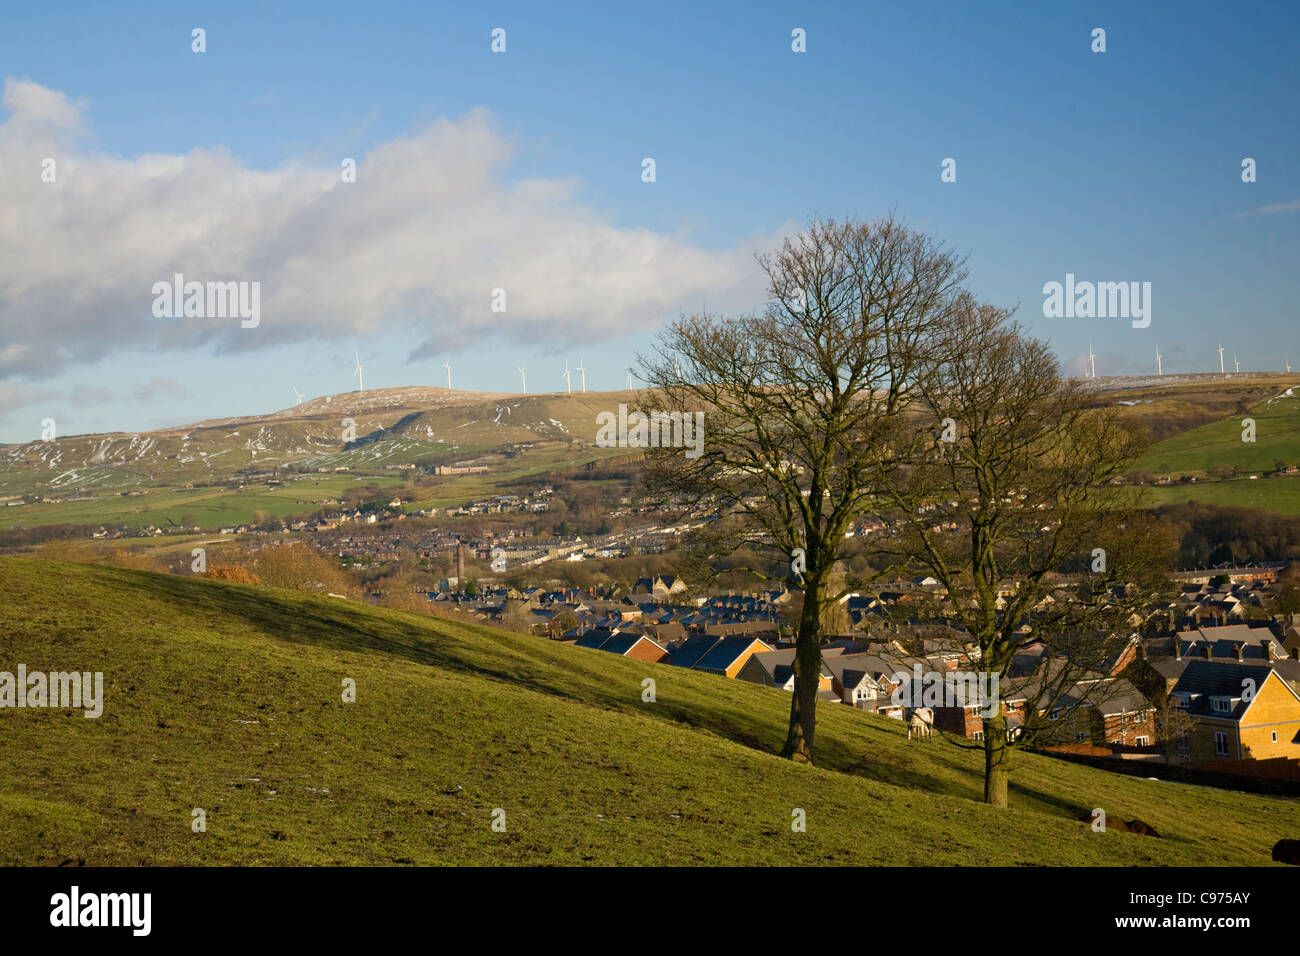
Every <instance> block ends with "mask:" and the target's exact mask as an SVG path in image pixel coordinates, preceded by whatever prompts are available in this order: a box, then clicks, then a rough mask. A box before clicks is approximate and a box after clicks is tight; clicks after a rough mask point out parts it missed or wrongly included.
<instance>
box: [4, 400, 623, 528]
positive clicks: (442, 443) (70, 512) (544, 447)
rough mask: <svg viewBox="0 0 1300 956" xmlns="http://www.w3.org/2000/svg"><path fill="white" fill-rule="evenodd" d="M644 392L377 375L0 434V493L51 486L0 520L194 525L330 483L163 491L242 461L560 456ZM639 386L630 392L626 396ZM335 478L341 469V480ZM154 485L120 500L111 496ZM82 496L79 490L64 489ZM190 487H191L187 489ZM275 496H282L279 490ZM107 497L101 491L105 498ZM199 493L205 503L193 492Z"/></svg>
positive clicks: (293, 507) (303, 503)
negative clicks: (278, 404) (274, 398)
mask: <svg viewBox="0 0 1300 956" xmlns="http://www.w3.org/2000/svg"><path fill="white" fill-rule="evenodd" d="M647 394H648V393H645V392H587V393H585V394H583V393H577V394H572V395H568V394H544V395H507V394H496V393H485V392H464V391H453V392H449V391H448V390H447V389H440V388H386V389H372V390H369V391H366V392H362V393H358V392H346V393H343V394H340V395H327V396H321V397H319V398H314V399H311V400H310V401H306V402H304V403H303V404H302V405H295V406H291V407H289V408H285V409H281V410H279V411H276V412H271V413H268V414H266V415H254V416H245V417H239V418H225V419H211V420H207V421H202V422H196V423H194V424H192V425H185V426H181V427H177V428H167V429H161V430H157V431H151V432H140V433H136V434H128V433H106V434H99V435H73V436H67V437H62V438H56V439H55V440H53V441H48V442H43V441H35V442H28V443H26V444H20V445H7V446H0V499H2V498H14V497H17V496H22V495H33V494H40V495H43V496H45V497H47V498H63V499H65V500H64V501H63V502H60V503H53V504H51V503H41V504H39V505H37V506H27V507H24V508H22V509H16V508H15V509H10V508H5V507H0V528H6V527H14V526H19V525H21V526H23V527H32V526H36V525H42V524H53V523H67V524H92V525H93V524H98V523H101V522H102V523H107V524H110V525H111V524H116V523H126V524H132V525H138V526H147V525H150V524H155V525H158V526H165V525H166V524H167V523H168V522H177V521H179V519H180V517H181V516H182V515H183V514H186V513H190V514H192V515H194V516H195V518H196V520H198V521H201V522H203V523H204V526H205V527H211V526H213V525H214V524H218V523H222V522H227V523H228V522H239V521H247V520H249V518H250V517H251V514H252V512H253V511H255V510H263V511H266V512H267V513H270V514H276V515H284V514H300V513H303V512H305V511H311V510H314V507H315V506H316V502H317V500H325V499H328V498H329V497H331V496H333V495H337V494H338V493H339V492H340V491H341V486H338V485H337V483H334V484H329V485H327V486H326V487H325V488H324V489H323V490H322V491H321V493H320V494H319V495H315V494H313V493H312V491H311V490H310V489H305V488H304V489H297V490H298V491H301V492H302V493H301V494H296V495H290V496H289V497H290V498H292V499H293V500H292V501H280V500H277V499H276V496H274V495H271V496H268V495H267V494H266V491H267V489H265V488H262V489H259V490H258V491H259V494H258V496H256V497H254V496H253V495H251V494H243V493H240V494H234V493H232V494H229V495H223V496H222V501H221V502H220V503H219V504H222V505H224V508H223V509H222V511H229V512H230V514H229V516H225V515H224V514H217V513H216V508H217V505H215V504H214V503H213V501H212V495H210V494H209V495H207V496H206V497H204V496H199V495H196V494H193V493H191V494H166V493H165V492H168V491H174V490H177V489H183V488H185V486H187V485H208V486H212V485H218V484H221V483H223V482H226V483H236V482H238V481H241V480H242V476H244V475H247V474H250V473H266V472H270V471H273V470H274V469H275V468H277V467H283V466H288V465H292V466H295V467H299V468H306V469H310V470H313V471H321V470H325V471H329V472H334V471H335V470H350V471H352V472H358V473H367V474H371V475H379V476H386V477H387V478H388V479H389V483H392V482H393V481H396V478H395V477H393V472H392V471H391V470H388V466H397V465H402V464H414V463H417V462H424V463H430V462H432V463H440V464H447V463H453V464H475V465H480V466H483V467H487V468H489V469H490V471H491V472H492V473H493V475H494V480H500V481H505V480H509V479H510V478H511V477H517V476H519V475H522V474H526V473H529V472H542V471H546V470H548V469H550V468H552V467H568V466H572V465H574V464H582V463H585V462H589V461H594V460H598V459H601V458H606V457H610V456H611V455H618V454H626V451H624V450H620V449H604V448H598V447H596V446H595V444H594V443H595V438H596V427H597V426H596V415H597V414H598V413H599V412H602V411H607V410H609V411H612V410H616V409H617V407H618V404H619V403H620V402H630V403H633V405H634V407H635V403H636V402H637V401H638V400H644V397H645V396H646V395H647ZM638 396H640V399H639V398H638ZM345 484H346V482H345ZM144 489H152V490H153V491H154V492H155V493H158V492H164V493H163V494H160V495H156V496H155V497H152V498H150V499H148V500H147V501H142V502H140V503H139V506H138V507H132V508H123V507H122V503H121V502H120V501H117V500H115V496H118V495H120V494H121V493H122V492H128V493H130V492H138V491H142V490H144ZM78 497H81V498H95V499H97V500H96V501H93V502H85V501H83V502H77V501H70V500H68V499H73V498H78ZM199 497H203V501H196V500H194V499H196V498H199ZM279 497H284V496H283V495H281V496H279ZM106 498H107V500H105V499H106ZM204 502H206V504H205V503H204Z"/></svg>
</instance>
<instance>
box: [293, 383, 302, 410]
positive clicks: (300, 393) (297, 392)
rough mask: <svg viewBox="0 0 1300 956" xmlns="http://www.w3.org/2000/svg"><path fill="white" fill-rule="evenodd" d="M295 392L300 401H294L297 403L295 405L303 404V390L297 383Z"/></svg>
mask: <svg viewBox="0 0 1300 956" xmlns="http://www.w3.org/2000/svg"><path fill="white" fill-rule="evenodd" d="M293 394H294V395H295V396H297V398H298V401H296V402H294V404H295V405H301V404H302V392H300V391H298V386H297V385H295V386H293Z"/></svg>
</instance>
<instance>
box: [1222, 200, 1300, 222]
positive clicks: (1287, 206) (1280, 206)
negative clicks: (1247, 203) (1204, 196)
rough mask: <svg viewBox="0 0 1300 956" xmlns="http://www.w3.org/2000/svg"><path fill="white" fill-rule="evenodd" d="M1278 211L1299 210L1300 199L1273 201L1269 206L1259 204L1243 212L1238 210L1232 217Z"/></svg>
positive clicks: (1263, 214) (1238, 217)
mask: <svg viewBox="0 0 1300 956" xmlns="http://www.w3.org/2000/svg"><path fill="white" fill-rule="evenodd" d="M1279 212H1300V199H1293V200H1291V201H1290V202H1278V203H1273V204H1272V205H1271V206H1260V207H1258V208H1256V209H1248V210H1246V211H1245V212H1239V213H1237V215H1236V216H1234V217H1233V218H1234V219H1245V218H1246V217H1247V216H1271V215H1274V214H1275V213H1279Z"/></svg>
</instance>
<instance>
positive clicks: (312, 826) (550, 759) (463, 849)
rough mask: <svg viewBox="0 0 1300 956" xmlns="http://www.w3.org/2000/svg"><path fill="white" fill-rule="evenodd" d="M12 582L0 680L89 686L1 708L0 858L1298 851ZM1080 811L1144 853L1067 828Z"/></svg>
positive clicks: (684, 859) (666, 682)
mask: <svg viewBox="0 0 1300 956" xmlns="http://www.w3.org/2000/svg"><path fill="white" fill-rule="evenodd" d="M0 580H3V581H4V591H5V600H4V601H3V602H2V603H0V633H3V634H4V640H3V643H2V644H0V647H2V648H3V650H0V670H9V671H15V670H16V669H17V665H18V664H19V663H25V664H26V665H27V666H28V668H29V669H30V670H37V669H41V670H66V669H73V668H76V669H79V670H91V671H95V670H100V671H103V672H104V675H105V678H104V679H105V698H106V700H105V706H104V713H103V716H102V717H100V718H99V719H97V720H88V719H85V718H84V717H83V716H81V714H80V712H71V711H56V710H33V709H23V710H3V711H0V721H3V722H4V740H5V747H4V760H3V761H0V833H2V834H4V838H3V839H0V864H13V863H41V864H59V863H64V862H68V863H72V864H77V863H80V862H82V861H84V862H85V863H87V864H92V865H93V864H149V863H156V864H232V863H234V864H316V863H327V864H328V863H340V864H341V863H351V864H392V863H408V862H409V863H419V864H437V863H467V864H478V863H530V864H570V863H585V862H587V863H605V864H608V863H635V864H664V863H669V864H674V863H676V864H692V863H709V864H802V865H808V864H822V863H857V864H871V863H895V864H940V865H966V866H970V865H984V864H1059V865H1124V866H1128V865H1142V864H1183V865H1226V864H1247V865H1250V864H1260V865H1263V864H1267V863H1268V856H1269V848H1270V847H1271V845H1272V844H1273V842H1274V841H1276V840H1277V839H1278V838H1280V837H1283V836H1289V837H1294V836H1297V835H1300V801H1295V800H1283V799H1274V798H1262V797H1254V796H1247V795H1242V794H1235V793H1227V792H1221V791H1217V790H1211V789H1205V788H1197V787H1189V786H1183V785H1178V784H1171V783H1164V782H1154V781H1147V780H1143V779H1140V778H1130V777H1120V776H1112V775H1109V774H1105V773H1102V772H1100V771H1096V770H1091V769H1088V768H1084V767H1080V766H1075V765H1071V764H1067V763H1063V762H1059V761H1053V760H1050V759H1048V758H1042V757H1035V756H1033V755H1023V756H1022V757H1021V758H1020V763H1019V768H1018V772H1017V773H1016V775H1015V781H1016V782H1015V784H1014V785H1013V792H1012V801H1013V808H1012V809H1011V810H1010V811H1006V812H1001V811H995V810H992V809H989V808H986V807H984V806H982V805H981V804H979V803H978V802H976V800H977V799H978V796H979V793H980V788H981V776H980V772H979V766H978V763H977V759H974V758H972V756H971V755H970V754H968V753H965V752H962V751H958V750H957V749H955V748H953V747H951V746H949V745H947V744H944V743H941V742H937V741H936V742H933V743H930V744H912V743H909V742H908V741H907V740H906V738H905V734H904V732H903V728H902V727H901V725H900V724H899V722H897V721H888V720H885V719H882V718H874V717H869V716H866V715H864V714H861V713H859V712H854V711H850V710H848V709H846V708H843V707H840V706H838V705H828V706H824V707H822V708H821V709H820V710H819V723H818V727H819V730H818V747H819V753H820V754H821V759H822V761H823V763H824V766H822V767H818V768H808V767H799V766H795V765H792V764H790V763H788V762H786V761H783V760H780V759H778V758H777V757H775V756H773V752H774V751H775V750H776V749H777V748H778V747H779V745H780V743H781V741H782V739H783V733H784V726H785V720H786V717H787V715H788V709H789V698H788V696H786V694H785V693H784V692H781V691H777V690H773V689H768V688H761V687H757V686H752V685H748V684H743V683H739V682H736V681H727V680H725V679H722V678H720V677H716V676H712V675H706V674H698V673H692V672H686V671H682V670H679V669H674V668H669V667H667V666H662V665H652V664H646V663H642V662H637V661H629V660H626V659H623V658H618V657H614V656H613V655H609V654H604V653H601V652H599V651H588V650H585V649H582V648H576V647H570V646H564V645H556V644H552V643H549V642H545V641H541V640H539V639H536V638H529V637H523V636H519V635H514V634H509V633H505V632H499V631H494V630H491V629H486V628H481V627H474V626H469V625H461V624H448V623H445V622H441V621H433V620H430V619H427V618H423V617H418V616H414V615H408V614H401V613H397V612H391V611H384V610H377V609H373V608H368V607H365V606H361V605H357V604H354V603H349V602H344V601H339V600H334V599H328V598H316V597H312V596H307V595H302V594H297V593H292V592H284V591H275V590H267V589H258V588H252V587H244V586H240V585H233V584H224V583H220V582H213V581H206V580H195V579H191V578H179V577H168V576H164V575H156V574H150V573H146V572H136V571H126V570H120V569H112V568H106V567H92V566H80V565H73V564H61V563H50V562H41V561H33V560H25V559H16V558H6V559H0ZM646 677H652V678H653V679H654V680H655V681H656V682H657V698H658V699H657V701H656V702H653V703H646V702H643V701H642V700H641V692H642V680H643V679H644V678H646ZM344 678H352V679H354V680H355V681H356V686H357V700H356V702H355V703H351V704H345V703H343V702H342V701H341V698H340V693H341V684H342V681H343V679H344ZM195 807H202V808H204V809H205V810H206V812H207V832H206V833H198V834H196V833H193V832H192V831H191V827H190V821H191V810H192V809H193V808H195ZM1094 807H1102V808H1104V809H1105V810H1106V811H1107V813H1108V814H1109V815H1110V816H1111V817H1112V818H1113V817H1123V818H1130V817H1133V816H1140V817H1141V818H1142V819H1144V820H1146V821H1147V822H1149V823H1151V824H1152V825H1154V826H1155V827H1156V829H1157V830H1159V832H1160V833H1161V834H1162V839H1158V840H1157V839H1151V838H1147V837H1140V836H1134V835H1130V834H1123V833H1114V832H1110V833H1105V834H1097V833H1093V832H1092V831H1091V829H1090V828H1089V827H1088V826H1087V825H1086V824H1084V823H1079V822H1076V821H1075V820H1074V819H1073V817H1075V816H1076V815H1078V814H1080V813H1084V812H1086V811H1088V810H1091V809H1092V808H1094ZM494 808H501V809H503V810H504V811H505V814H506V831H505V832H504V833H500V832H494V831H493V830H492V828H491V814H492V811H493V810H494ZM794 808H802V809H803V810H805V811H806V813H807V832H805V833H795V832H792V830H791V826H790V822H791V818H792V817H791V811H792V810H793V809H794Z"/></svg>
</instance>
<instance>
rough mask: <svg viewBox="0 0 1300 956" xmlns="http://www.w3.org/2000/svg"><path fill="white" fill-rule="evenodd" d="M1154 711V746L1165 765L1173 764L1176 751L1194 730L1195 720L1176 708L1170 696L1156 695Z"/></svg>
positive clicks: (1180, 708) (1179, 708) (1176, 754)
mask: <svg viewBox="0 0 1300 956" xmlns="http://www.w3.org/2000/svg"><path fill="white" fill-rule="evenodd" d="M1155 709H1156V713H1155V725H1156V744H1157V745H1158V746H1159V747H1160V750H1161V752H1162V753H1163V754H1164V755H1165V763H1166V764H1173V762H1174V758H1175V757H1177V756H1178V751H1179V750H1180V749H1182V748H1183V746H1184V745H1185V743H1186V741H1187V739H1188V737H1189V736H1190V735H1191V733H1192V731H1193V730H1195V729H1196V719H1195V718H1194V717H1192V715H1191V714H1189V713H1187V711H1186V710H1184V709H1183V708H1182V707H1179V706H1178V704H1177V703H1176V702H1175V701H1174V698H1173V695H1172V694H1166V693H1163V692H1162V693H1159V694H1157V695H1156V697H1155Z"/></svg>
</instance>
